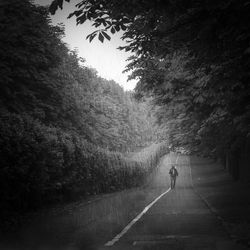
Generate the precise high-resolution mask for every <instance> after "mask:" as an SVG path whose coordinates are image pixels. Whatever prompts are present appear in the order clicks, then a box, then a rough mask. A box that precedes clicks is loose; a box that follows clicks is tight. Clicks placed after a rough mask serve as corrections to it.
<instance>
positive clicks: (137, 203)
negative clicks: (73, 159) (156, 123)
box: [8, 153, 240, 250]
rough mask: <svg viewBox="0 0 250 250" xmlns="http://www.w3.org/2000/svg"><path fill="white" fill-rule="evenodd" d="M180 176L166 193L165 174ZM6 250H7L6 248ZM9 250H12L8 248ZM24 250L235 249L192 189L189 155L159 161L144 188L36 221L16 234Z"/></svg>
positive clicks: (109, 196) (167, 157) (20, 247)
mask: <svg viewBox="0 0 250 250" xmlns="http://www.w3.org/2000/svg"><path fill="white" fill-rule="evenodd" d="M172 164H175V165H176V166H177V169H178V172H179V176H178V179H177V183H176V188H175V189H174V190H170V189H169V185H170V182H169V175H168V171H169V169H170V167H171V165H172ZM8 249H10V248H8ZM11 249H14V248H13V246H12V248H11ZM15 249H25V250H29V249H32V250H36V249H39V250H88V249H89V250H109V249H110V250H123V249H124V250H125V249H128V250H129V249H135V250H139V249H140V250H141V249H145V250H149V249H154V250H161V249H170V250H177V249H178V250H231V249H234V250H238V249H240V248H236V246H235V245H234V243H233V242H232V241H231V240H230V239H229V237H228V235H227V233H226V232H225V230H224V229H223V227H222V225H221V222H220V221H219V220H218V219H217V217H216V216H215V215H214V214H213V213H212V212H211V210H210V209H209V208H208V206H207V205H206V203H204V201H203V200H202V199H201V198H200V196H199V195H197V193H196V192H195V191H194V189H193V186H192V177H191V168H190V157H189V156H184V155H176V154H173V153H171V154H169V155H167V156H165V157H163V158H162V161H161V163H160V164H159V166H158V168H157V171H156V172H155V174H154V175H153V176H152V178H151V180H150V184H149V185H148V186H147V187H145V188H139V189H133V190H127V191H124V192H120V193H116V194H112V195H106V196H103V197H101V198H100V199H98V200H96V201H92V202H90V203H87V204H85V203H84V204H82V203H78V204H76V205H75V206H73V207H70V206H69V207H68V208H67V209H65V212H63V213H62V214H61V215H56V216H53V214H52V215H51V216H50V217H47V218H46V219H45V218H42V219H41V218H40V220H37V221H36V222H33V223H32V225H31V226H30V227H27V228H24V229H23V230H22V233H21V234H20V235H19V242H18V243H17V247H16V248H15Z"/></svg>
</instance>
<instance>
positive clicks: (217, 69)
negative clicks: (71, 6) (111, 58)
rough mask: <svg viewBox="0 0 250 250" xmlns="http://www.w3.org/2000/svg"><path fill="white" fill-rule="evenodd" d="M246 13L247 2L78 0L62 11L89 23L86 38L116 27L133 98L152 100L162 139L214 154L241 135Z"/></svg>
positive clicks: (247, 114)
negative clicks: (126, 56) (127, 54)
mask: <svg viewBox="0 0 250 250" xmlns="http://www.w3.org/2000/svg"><path fill="white" fill-rule="evenodd" d="M62 4H63V0H60V1H53V3H52V5H51V6H50V11H51V13H52V14H53V13H54V12H55V11H56V9H57V8H58V7H60V8H62ZM249 14H250V2H249V1H248V0H241V1H238V0H230V1H225V0H219V1H201V0H198V1H186V0H178V1H165V0H164V1H163V0H157V1H149V0H143V1H139V0H135V1H134V0H128V1H122V2H121V1H116V0H111V1H109V0H83V1H79V3H78V4H77V5H76V11H74V12H73V13H72V14H71V15H70V17H71V16H75V17H76V22H77V24H83V23H84V22H85V21H86V20H91V21H92V22H93V27H95V28H96V30H94V31H93V33H92V34H90V35H89V36H88V37H87V38H88V39H89V40H90V41H92V39H94V38H95V37H96V38H98V39H99V40H100V41H101V42H102V41H103V40H104V39H108V40H109V39H110V36H111V35H112V34H114V33H116V32H120V31H123V36H122V38H123V39H124V40H126V41H127V45H126V46H124V47H121V48H120V49H124V50H126V51H131V52H133V53H134V56H132V57H130V62H129V64H128V65H127V69H126V70H128V71H129V70H132V73H131V76H130V78H137V79H139V82H138V84H137V87H136V96H137V98H139V99H140V98H141V97H143V96H151V97H153V98H154V103H155V105H157V116H158V122H159V124H161V125H162V127H163V128H164V129H165V131H166V133H165V135H166V139H168V140H169V141H170V142H171V143H172V144H173V145H175V146H178V145H186V146H187V147H189V148H190V149H192V150H193V151H197V150H198V151H201V152H203V153H204V154H208V155H213V156H219V155H222V154H223V153H224V152H225V151H227V150H234V149H237V147H238V146H239V145H240V144H241V142H242V141H243V140H244V138H246V137H248V136H249V124H250V122H249V120H250V104H249V94H250V93H249V92H250V90H249V69H250V67H249V66H250V57H249V55H250V47H249V44H250V23H249V21H248V19H249Z"/></svg>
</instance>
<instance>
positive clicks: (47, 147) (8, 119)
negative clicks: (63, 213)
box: [0, 114, 166, 212]
mask: <svg viewBox="0 0 250 250" xmlns="http://www.w3.org/2000/svg"><path fill="white" fill-rule="evenodd" d="M0 124H1V126H0V134H1V137H0V138H1V140H0V146H1V147H0V148H1V150H0V159H1V170H0V178H1V184H0V185H1V188H0V190H1V196H0V197H1V204H2V206H3V207H1V210H2V211H3V210H4V211H12V210H13V209H15V210H16V211H19V212H20V211H26V210H27V209H31V208H33V209H34V208H37V207H40V206H41V205H42V204H45V203H48V202H52V201H53V202H55V201H56V200H57V201H63V200H65V199H75V198H78V197H80V196H86V195H90V194H98V193H103V192H113V191H117V190H121V189H124V188H131V187H135V186H139V185H141V184H143V182H144V177H145V176H146V175H147V174H148V173H150V172H151V171H152V169H153V168H154V166H155V164H157V162H158V161H159V158H160V157H161V156H162V155H163V154H164V153H165V152H166V148H165V146H164V144H161V145H155V146H154V148H155V150H154V151H153V152H152V153H151V154H147V157H145V159H144V162H143V164H142V163H141V162H140V161H135V160H133V159H127V158H124V156H123V155H122V154H121V153H115V152H109V151H107V150H105V149H102V148H98V147H96V145H94V144H91V143H89V142H88V141H86V140H84V139H83V138H81V137H79V135H78V134H73V133H66V132H64V131H62V130H60V129H58V128H53V127H48V126H45V125H44V124H41V123H40V122H39V121H38V120H33V119H32V118H31V117H29V116H20V115H15V114H8V115H2V116H1V123H0ZM142 166H143V167H142Z"/></svg>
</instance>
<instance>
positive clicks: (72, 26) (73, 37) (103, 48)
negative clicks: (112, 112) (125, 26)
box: [34, 0, 137, 90]
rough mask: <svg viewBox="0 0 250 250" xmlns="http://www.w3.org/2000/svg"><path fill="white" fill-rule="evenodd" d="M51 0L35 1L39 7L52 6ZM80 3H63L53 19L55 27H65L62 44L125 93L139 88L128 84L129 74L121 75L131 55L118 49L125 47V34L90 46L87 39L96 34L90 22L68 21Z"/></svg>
mask: <svg viewBox="0 0 250 250" xmlns="http://www.w3.org/2000/svg"><path fill="white" fill-rule="evenodd" d="M51 2H52V0H35V1H34V3H35V4H38V5H43V6H46V5H49V4H50V3H51ZM78 2H79V1H77V0H72V1H71V2H70V3H68V2H66V1H64V4H63V10H61V9H58V10H57V12H56V14H55V15H53V16H51V19H52V23H53V24H54V25H56V24H58V23H63V24H64V25H65V37H64V38H63V40H64V41H65V42H66V43H67V44H68V45H69V47H70V49H76V50H77V51H78V53H79V56H81V57H83V58H84V59H85V60H86V66H90V67H93V68H95V69H96V70H97V71H98V75H99V76H101V77H103V78H105V79H107V80H114V81H116V82H117V83H118V84H120V85H121V86H122V87H123V88H124V89H125V90H132V89H134V87H135V85H136V82H137V81H136V80H131V81H127V77H128V75H129V73H122V71H123V70H124V69H125V66H126V65H127V62H126V59H127V58H128V57H129V56H131V54H130V53H129V52H124V51H120V50H118V49H117V48H118V47H119V46H124V45H125V42H124V41H122V40H121V36H122V33H120V34H114V35H112V36H111V40H110V41H107V40H105V41H104V43H101V42H100V41H99V40H98V39H97V38H96V39H94V40H93V41H92V42H91V43H90V42H89V40H86V36H87V35H88V34H90V33H91V32H93V31H94V29H95V28H94V27H92V25H91V22H89V21H88V22H86V23H84V24H83V25H78V26H77V25H76V20H75V18H74V17H72V18H70V19H68V18H67V17H68V15H69V14H70V13H71V12H73V11H74V10H75V4H77V3H78Z"/></svg>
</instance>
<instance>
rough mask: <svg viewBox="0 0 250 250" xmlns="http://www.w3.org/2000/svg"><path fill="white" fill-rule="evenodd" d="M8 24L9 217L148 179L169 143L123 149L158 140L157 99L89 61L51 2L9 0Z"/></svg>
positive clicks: (0, 135) (0, 150)
mask: <svg viewBox="0 0 250 250" xmlns="http://www.w3.org/2000/svg"><path fill="white" fill-rule="evenodd" d="M0 24H1V29H0V37H1V40H0V57H1V61H0V69H1V78H0V82H1V83H0V84H1V91H0V160H1V163H0V204H1V207H0V211H1V217H2V218H4V217H5V218H7V217H8V216H7V215H6V216H4V215H5V214H6V213H7V214H8V213H10V212H11V213H13V212H16V213H20V211H22V212H23V211H28V210H30V209H35V208H38V207H41V206H42V205H43V204H46V203H50V202H59V201H64V200H69V199H72V198H78V197H80V196H86V195H90V194H97V193H103V192H111V191H116V190H121V189H124V188H130V187H134V186H138V185H140V184H142V183H143V182H144V177H145V175H146V174H147V173H149V172H150V171H151V170H152V168H153V167H154V166H155V164H156V163H157V161H158V159H159V157H160V156H161V155H162V154H163V153H164V147H163V146H162V145H155V146H154V147H155V148H157V150H156V151H155V150H153V151H154V153H152V154H151V155H150V154H149V155H147V157H146V159H143V161H136V160H132V159H131V160H130V159H127V158H126V157H125V156H124V155H125V154H123V153H125V152H128V151H132V150H136V149H138V148H141V147H146V146H148V145H150V144H151V143H152V141H154V140H155V136H156V135H155V131H154V126H153V122H154V118H153V117H152V116H151V114H150V112H149V109H150V107H149V104H148V103H145V102H144V103H137V102H136V101H135V100H134V99H133V97H132V93H131V92H125V91H124V90H123V89H122V88H121V87H120V86H119V85H118V84H117V83H115V82H114V81H108V80H105V79H102V78H100V77H98V76H97V74H96V72H95V70H93V69H91V68H88V67H86V66H84V60H83V59H81V58H79V57H78V55H77V53H76V52H75V51H70V50H69V49H68V48H67V45H66V44H64V43H63V42H62V40H61V38H62V37H63V35H64V32H63V28H62V27H58V26H52V25H51V24H50V19H49V15H48V11H47V9H45V8H44V7H37V6H34V5H32V4H31V3H30V2H29V1H28V0H24V1H14V0H13V1H3V2H1V8H0ZM153 151H152V152H153ZM142 166H144V167H143V168H142ZM145 166H146V167H145Z"/></svg>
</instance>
